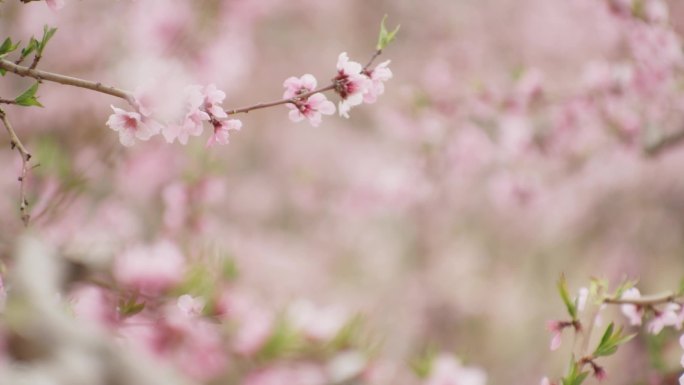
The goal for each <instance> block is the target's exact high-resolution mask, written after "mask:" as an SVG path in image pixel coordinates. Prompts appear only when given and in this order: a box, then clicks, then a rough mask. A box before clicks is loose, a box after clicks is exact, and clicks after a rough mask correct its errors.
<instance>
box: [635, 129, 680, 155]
mask: <svg viewBox="0 0 684 385" xmlns="http://www.w3.org/2000/svg"><path fill="white" fill-rule="evenodd" d="M682 140H684V129H681V130H679V131H675V132H672V133H669V134H665V135H663V136H662V137H661V138H659V139H657V140H655V141H654V142H652V143H649V144H647V145H645V146H644V152H645V153H646V155H649V156H656V155H658V154H660V153H661V152H663V151H664V150H666V149H668V148H670V147H672V146H675V145H677V144H679V143H681V142H682Z"/></svg>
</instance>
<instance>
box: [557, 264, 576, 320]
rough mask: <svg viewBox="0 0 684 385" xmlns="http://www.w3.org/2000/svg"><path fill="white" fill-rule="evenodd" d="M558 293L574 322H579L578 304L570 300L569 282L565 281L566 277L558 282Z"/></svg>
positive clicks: (562, 277) (562, 276)
mask: <svg viewBox="0 0 684 385" xmlns="http://www.w3.org/2000/svg"><path fill="white" fill-rule="evenodd" d="M557 286H558V293H559V294H560V296H561V299H562V300H563V303H564V304H565V307H566V309H567V310H568V314H569V315H570V317H571V318H572V320H573V321H575V320H577V304H576V303H575V302H574V301H572V300H571V299H570V293H568V282H567V281H566V280H565V275H561V277H560V279H559V280H558V284H557Z"/></svg>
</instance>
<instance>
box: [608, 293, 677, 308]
mask: <svg viewBox="0 0 684 385" xmlns="http://www.w3.org/2000/svg"><path fill="white" fill-rule="evenodd" d="M681 297H682V295H680V294H676V293H673V292H671V291H666V292H663V293H660V294H654V295H647V296H643V297H640V298H605V299H604V300H603V302H604V303H608V304H615V305H624V304H627V305H637V306H653V305H661V304H665V303H671V302H675V301H676V300H677V299H678V298H681Z"/></svg>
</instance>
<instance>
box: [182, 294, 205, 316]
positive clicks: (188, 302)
mask: <svg viewBox="0 0 684 385" xmlns="http://www.w3.org/2000/svg"><path fill="white" fill-rule="evenodd" d="M177 306H178V308H179V309H180V310H181V311H182V312H183V313H185V314H187V315H188V316H199V315H201V314H202V309H204V299H202V298H201V297H193V296H191V295H189V294H183V295H181V296H180V297H178V301H177Z"/></svg>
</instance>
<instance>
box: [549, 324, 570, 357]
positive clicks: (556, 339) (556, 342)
mask: <svg viewBox="0 0 684 385" xmlns="http://www.w3.org/2000/svg"><path fill="white" fill-rule="evenodd" d="M566 327H567V324H566V323H565V322H562V321H549V322H548V323H547V324H546V329H547V330H548V331H550V332H551V344H550V346H549V349H551V350H552V351H553V350H558V348H560V346H561V342H562V341H563V339H562V334H563V329H565V328H566Z"/></svg>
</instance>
